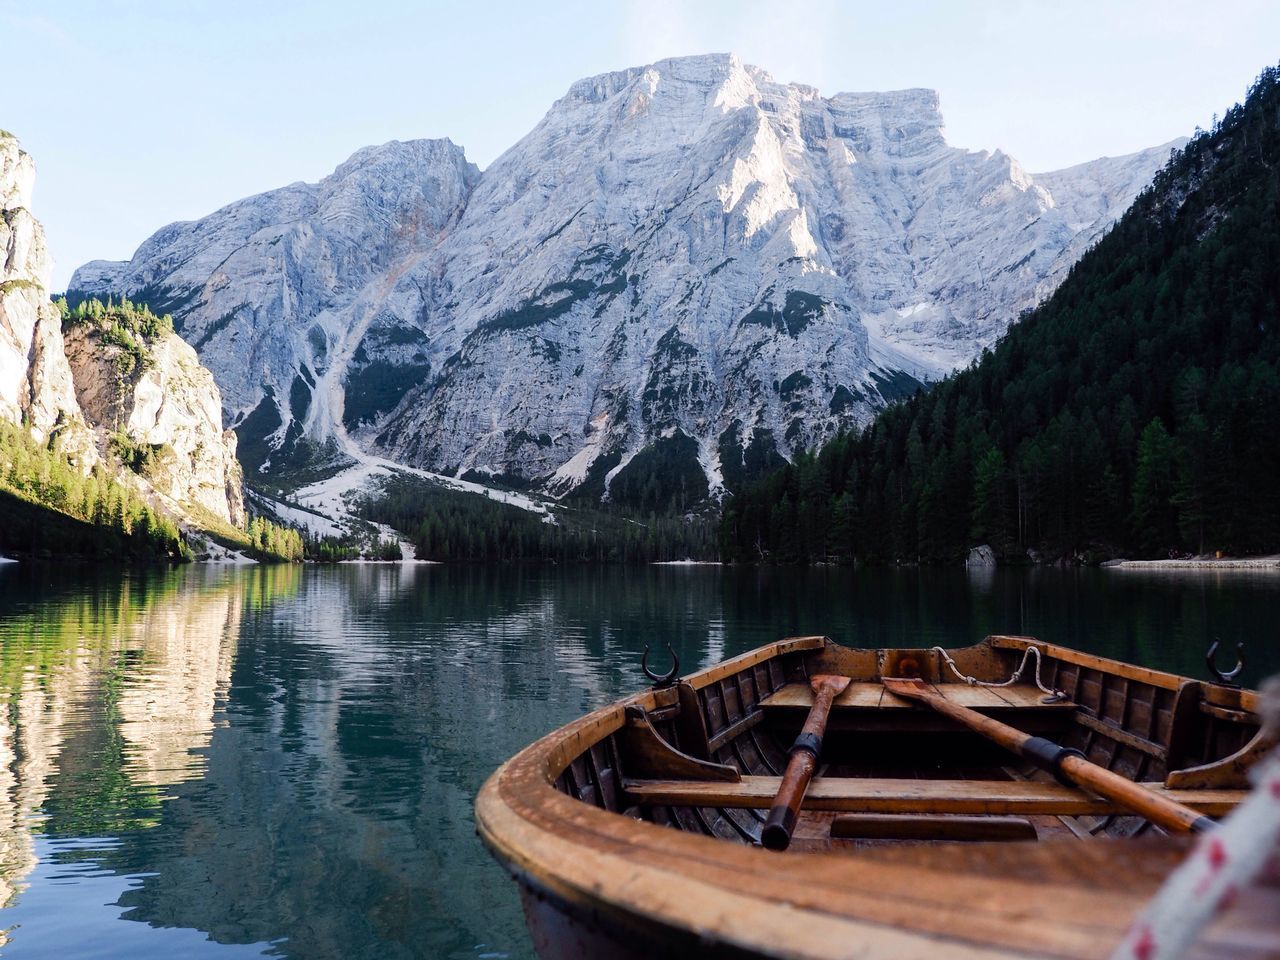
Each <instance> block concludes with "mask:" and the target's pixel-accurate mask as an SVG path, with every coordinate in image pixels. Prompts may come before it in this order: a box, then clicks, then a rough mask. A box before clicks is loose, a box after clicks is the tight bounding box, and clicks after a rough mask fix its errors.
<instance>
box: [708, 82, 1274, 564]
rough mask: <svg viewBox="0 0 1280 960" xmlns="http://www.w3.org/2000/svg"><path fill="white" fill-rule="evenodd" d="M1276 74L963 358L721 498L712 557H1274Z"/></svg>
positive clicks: (1178, 157)
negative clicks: (859, 425) (1042, 299)
mask: <svg viewBox="0 0 1280 960" xmlns="http://www.w3.org/2000/svg"><path fill="white" fill-rule="evenodd" d="M1278 323H1280V70H1278V69H1275V68H1271V69H1268V70H1266V71H1265V72H1264V73H1263V74H1262V75H1261V76H1260V77H1259V78H1258V80H1257V81H1256V83H1255V84H1254V86H1253V87H1252V88H1251V89H1250V91H1249V95H1248V98H1247V99H1246V101H1245V103H1244V104H1243V105H1237V106H1236V107H1233V108H1232V109H1231V110H1230V111H1228V112H1227V114H1226V115H1225V116H1224V117H1223V118H1222V120H1221V121H1220V122H1218V123H1216V124H1215V125H1214V127H1213V129H1212V130H1210V131H1197V133H1196V136H1195V137H1194V138H1193V139H1192V140H1191V141H1190V143H1188V145H1187V146H1186V148H1185V149H1184V150H1183V151H1182V152H1181V153H1178V154H1175V155H1174V156H1173V157H1171V159H1170V162H1169V164H1168V165H1167V166H1166V168H1165V169H1164V170H1163V171H1162V172H1161V173H1159V174H1158V175H1157V176H1156V178H1155V180H1154V181H1153V183H1152V185H1151V186H1150V187H1149V188H1148V189H1147V190H1146V191H1145V192H1144V193H1143V194H1142V195H1141V196H1139V198H1138V199H1137V200H1136V201H1135V202H1134V204H1133V206H1132V207H1131V208H1130V210H1129V211H1128V212H1127V213H1126V214H1125V215H1124V217H1123V218H1122V219H1121V220H1120V221H1119V223H1118V224H1117V225H1116V226H1115V228H1114V229H1113V230H1112V231H1111V232H1110V233H1109V234H1107V236H1106V237H1104V238H1103V239H1102V240H1101V241H1100V242H1099V243H1098V244H1097V245H1096V246H1095V247H1094V248H1093V249H1092V250H1091V251H1089V252H1088V253H1087V254H1086V255H1085V256H1084V257H1083V258H1082V259H1081V260H1080V261H1079V262H1078V263H1077V264H1076V266H1075V267H1074V268H1073V269H1072V270H1071V272H1070V274H1069V276H1068V277H1067V279H1066V280H1065V281H1064V282H1063V284H1062V285H1061V287H1060V288H1059V289H1058V291H1057V292H1056V293H1055V294H1054V295H1053V296H1052V297H1051V298H1050V299H1049V300H1048V301H1047V302H1046V303H1044V304H1043V305H1041V306H1040V307H1039V308H1037V309H1036V310H1034V311H1031V312H1029V313H1028V314H1026V315H1024V317H1023V318H1022V319H1021V320H1020V321H1019V322H1018V323H1016V324H1014V326H1013V327H1011V328H1010V330H1009V331H1008V333H1007V334H1006V335H1005V336H1004V337H1003V339H1002V340H1001V341H1000V342H999V343H998V344H997V345H996V346H995V347H994V348H993V349H992V350H990V351H987V352H985V353H984V354H983V356H982V357H981V359H979V360H978V361H976V362H975V363H974V364H972V365H971V366H970V367H969V368H967V369H965V370H963V371H961V372H959V373H957V374H954V375H952V376H951V377H949V378H947V379H946V380H944V381H942V382H941V383H939V384H938V385H936V386H935V387H933V388H932V389H930V390H928V391H927V392H920V393H917V394H916V395H915V396H914V397H913V398H911V399H909V400H906V401H904V402H901V403H898V404H896V405H894V406H892V407H890V408H888V409H887V410H885V411H884V412H883V413H882V414H881V415H880V416H879V417H878V418H877V419H876V420H875V421H874V422H873V423H872V424H870V425H869V426H868V427H867V428H866V429H864V430H862V431H861V432H857V433H851V434H847V435H843V436H840V437H838V438H836V439H834V440H833V441H831V442H830V443H828V444H827V445H826V446H825V447H823V448H822V449H821V450H819V451H818V452H816V453H815V454H807V455H802V456H800V457H798V458H797V459H796V461H795V462H794V463H793V464H790V465H788V466H785V467H783V468H781V469H779V470H778V471H776V472H774V473H772V474H770V475H768V476H767V477H765V478H763V479H761V480H759V481H757V482H755V483H753V484H750V485H748V486H747V487H745V488H744V489H742V490H740V491H738V492H737V493H736V495H734V496H733V497H732V498H731V499H730V500H729V501H728V502H727V503H726V505H725V511H724V514H723V518H722V524H721V548H722V554H723V556H724V558H725V559H726V560H736V561H746V562H758V561H771V562H813V561H819V560H823V559H828V560H834V561H852V560H859V561H873V562H874V561H878V562H945V561H954V560H958V559H960V558H961V557H963V556H964V555H965V552H966V550H967V549H968V548H969V547H970V546H972V545H975V544H983V543H986V544H990V545H991V546H992V547H993V549H994V550H995V552H996V553H997V555H999V556H1001V557H1003V558H1004V559H1006V560H1011V561H1020V560H1025V559H1026V558H1027V556H1028V551H1035V552H1038V553H1039V554H1041V555H1043V556H1045V557H1046V558H1050V559H1051V558H1055V557H1065V556H1075V557H1079V558H1082V559H1101V558H1105V557H1109V556H1119V555H1127V556H1140V557H1165V556H1169V555H1171V554H1189V553H1204V552H1208V551H1217V550H1221V551H1226V552H1232V553H1265V552H1272V551H1278V550H1280V480H1278V478H1280V339H1278V338H1277V330H1276V327H1277V324H1278Z"/></svg>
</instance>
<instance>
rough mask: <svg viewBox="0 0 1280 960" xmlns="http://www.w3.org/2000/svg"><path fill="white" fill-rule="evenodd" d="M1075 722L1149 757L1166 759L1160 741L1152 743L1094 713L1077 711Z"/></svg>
mask: <svg viewBox="0 0 1280 960" xmlns="http://www.w3.org/2000/svg"><path fill="white" fill-rule="evenodd" d="M1074 719H1075V722H1076V723H1078V724H1080V725H1081V726H1084V727H1088V728H1089V729H1090V730H1093V731H1094V732H1095V733H1100V734H1102V735H1103V736H1104V737H1110V738H1111V739H1112V740H1115V741H1116V742H1117V743H1123V744H1124V745H1125V746H1127V747H1133V749H1135V750H1138V751H1140V752H1142V753H1145V754H1146V755H1147V756H1149V757H1156V758H1158V759H1160V760H1163V759H1165V749H1164V747H1162V746H1160V744H1158V743H1152V742H1151V741H1150V740H1144V739H1143V738H1142V737H1139V736H1137V735H1135V734H1132V733H1130V732H1129V731H1128V730H1121V729H1120V728H1119V727H1117V726H1116V725H1115V724H1114V723H1108V722H1107V721H1105V720H1099V719H1098V718H1097V717H1095V716H1093V715H1092V714H1089V713H1085V712H1084V711H1083V710H1080V711H1077V712H1076V715H1075V718H1074Z"/></svg>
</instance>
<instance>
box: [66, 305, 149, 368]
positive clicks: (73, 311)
mask: <svg viewBox="0 0 1280 960" xmlns="http://www.w3.org/2000/svg"><path fill="white" fill-rule="evenodd" d="M54 304H55V305H56V306H57V308H58V310H59V312H60V313H61V314H62V328H63V329H64V330H67V329H69V328H71V327H76V326H89V327H93V328H94V329H96V330H97V331H98V335H99V337H100V338H101V340H102V342H103V343H106V344H110V345H112V346H116V347H119V348H120V351H121V352H120V353H119V355H118V357H117V365H118V366H119V367H120V372H121V374H122V375H123V376H129V375H131V374H133V373H134V372H135V371H141V370H146V369H147V368H148V367H150V366H151V364H152V362H153V359H152V356H151V351H150V344H151V343H152V342H153V341H155V340H156V339H158V338H159V337H163V336H166V335H167V334H170V333H173V317H171V316H170V315H169V314H167V313H166V314H163V315H157V314H155V313H152V312H151V308H150V307H148V306H147V305H146V304H137V303H134V302H133V301H131V300H130V299H129V298H128V297H122V298H121V299H120V300H119V301H116V300H114V299H111V298H108V299H107V300H106V302H103V301H102V300H99V299H97V298H96V297H94V298H89V299H87V300H82V301H80V302H78V303H76V304H75V305H74V306H72V305H70V304H69V303H68V302H67V299H66V297H59V298H58V299H57V300H55V301H54Z"/></svg>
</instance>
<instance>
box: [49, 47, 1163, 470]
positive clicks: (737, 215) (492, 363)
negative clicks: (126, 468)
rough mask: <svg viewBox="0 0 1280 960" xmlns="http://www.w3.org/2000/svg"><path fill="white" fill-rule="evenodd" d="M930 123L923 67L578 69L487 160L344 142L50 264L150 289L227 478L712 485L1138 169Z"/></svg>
mask: <svg viewBox="0 0 1280 960" xmlns="http://www.w3.org/2000/svg"><path fill="white" fill-rule="evenodd" d="M942 129H943V128H942V115H941V111H940V108H939V98H938V94H937V93H936V92H934V91H932V90H924V89H907V90H895V91H887V92H861V93H858V92H853V93H850V92H844V93H838V94H835V95H834V96H830V97H823V96H822V95H821V94H820V93H819V92H818V91H817V90H816V89H815V88H813V87H810V86H805V85H803V84H797V83H780V82H778V81H776V80H774V79H773V77H771V76H770V75H769V74H768V73H767V72H765V71H764V70H762V69H759V68H757V67H753V66H750V65H748V64H744V63H743V62H742V61H741V60H740V59H739V58H738V57H736V56H734V55H733V54H723V53H717V54H706V55H702V56H694V57H675V58H670V59H666V60H660V61H657V62H656V63H652V64H647V65H641V66H635V67H631V68H628V69H626V70H620V71H614V72H611V73H605V74H600V75H598V76H595V77H589V78H587V79H584V80H580V81H578V82H577V83H575V84H573V85H572V86H571V87H570V88H569V90H568V92H567V93H566V94H565V96H564V97H562V98H561V99H560V100H558V101H557V102H556V103H555V104H554V105H553V106H552V107H551V109H550V110H549V111H548V112H547V114H546V115H545V116H544V117H543V118H542V120H541V121H539V123H538V124H537V125H536V126H535V127H534V128H533V129H532V130H531V131H530V132H529V133H528V134H526V135H525V136H524V137H523V138H522V139H521V140H520V141H519V142H517V143H516V144H514V145H513V146H512V147H511V148H510V149H508V150H507V151H506V152H505V153H504V154H503V155H502V156H500V157H499V158H498V159H497V160H495V161H494V163H493V164H492V165H491V166H489V167H488V169H486V170H485V171H484V172H483V173H480V172H478V171H476V169H475V167H474V166H473V165H471V164H470V163H468V162H467V161H466V159H465V156H464V155H463V153H462V151H461V149H460V148H458V147H456V146H455V145H453V144H452V143H450V142H449V141H447V140H435V141H407V142H404V143H398V142H395V141H393V142H391V143H388V144H383V145H381V146H379V147H371V148H366V149H365V150H361V151H358V152H357V153H356V154H354V155H353V156H352V157H351V158H350V159H349V160H348V161H346V162H345V163H344V164H343V165H342V166H340V167H339V168H338V169H337V170H336V171H335V173H334V174H333V175H332V176H331V177H329V178H326V179H325V180H324V181H322V183H321V184H320V185H319V186H318V187H296V188H286V189H284V190H281V191H275V192H273V193H270V194H264V195H262V196H260V197H256V198H251V199H250V200H247V201H241V203H240V204H233V205H232V206H231V207H228V208H226V209H224V210H222V211H219V212H217V213H215V214H213V215H212V216H210V217H208V218H206V219H205V220H203V221H199V222H197V223H195V224H189V225H183V226H182V227H181V228H180V229H176V230H175V229H174V228H170V229H169V230H167V231H163V232H162V233H161V234H158V235H157V237H155V238H153V240H151V241H148V243H147V244H144V246H143V248H140V250H139V253H138V255H137V256H135V258H134V261H133V262H132V263H129V264H122V265H105V266H104V265H101V264H95V265H93V267H92V268H91V269H84V270H82V271H79V272H77V274H76V279H75V281H73V282H79V281H83V282H85V283H86V284H87V285H89V286H90V287H91V288H92V289H94V290H96V291H98V292H108V291H107V290H106V289H105V288H106V287H110V288H111V290H112V292H117V293H120V292H127V293H131V294H136V293H137V291H139V290H144V289H163V290H164V291H165V295H166V297H167V298H168V299H169V300H171V301H172V304H171V305H167V308H168V309H171V310H172V311H173V312H174V313H175V315H176V316H178V317H179V319H180V320H181V322H182V324H183V327H182V329H183V334H184V336H187V337H188V338H189V339H190V340H191V341H192V343H194V344H195V345H196V346H197V347H198V348H199V349H200V351H201V357H202V359H204V360H205V362H206V363H208V364H209V365H210V366H211V367H212V368H213V369H214V371H215V373H216V374H217V375H218V376H219V381H220V385H222V387H223V395H224V398H225V399H226V402H227V404H228V408H229V413H230V414H231V415H232V416H233V418H236V419H237V422H239V423H240V430H241V433H242V436H243V437H244V441H245V442H244V445H243V447H242V449H243V450H246V451H248V453H247V454H246V456H245V459H246V462H247V464H248V465H249V467H250V468H251V469H253V468H254V467H256V466H260V465H264V464H268V463H269V464H271V468H272V469H274V468H276V466H277V465H278V464H281V463H283V462H284V461H286V460H287V459H288V458H289V456H290V455H291V454H289V453H288V451H289V449H291V447H290V445H293V448H296V449H299V450H301V449H303V448H304V447H305V444H304V443H303V440H304V438H310V441H311V442H313V443H322V442H326V441H328V440H335V441H336V442H338V443H339V444H340V445H343V444H345V445H347V446H346V447H344V449H347V450H348V451H349V452H350V451H353V450H358V448H359V446H361V445H362V446H363V447H364V448H366V449H369V448H372V449H375V450H376V451H377V452H378V453H379V454H381V455H385V456H390V457H392V458H394V459H397V460H400V461H401V462H405V463H410V464H412V465H415V466H421V467H425V468H428V469H431V470H436V471H441V472H456V473H459V474H462V473H466V472H467V471H476V472H478V473H481V474H485V475H504V476H506V477H508V478H510V479H512V480H518V481H523V482H532V483H543V484H546V485H548V486H550V487H554V488H555V489H556V490H557V491H562V490H564V489H566V488H572V487H573V486H575V485H578V484H583V485H585V486H586V487H587V488H588V489H592V490H595V491H597V492H603V491H606V490H608V489H610V487H611V484H612V483H613V482H614V481H616V480H617V479H618V478H619V477H623V478H624V482H623V484H622V485H623V487H624V488H627V487H632V488H634V487H636V486H637V484H636V483H632V482H631V481H630V480H629V479H627V478H628V477H629V474H627V471H628V470H634V469H640V467H638V466H632V465H631V464H632V459H633V458H634V457H636V456H637V455H638V454H639V453H640V452H641V451H643V450H646V449H649V448H652V447H655V446H656V447H662V448H663V449H664V450H667V453H663V454H660V455H658V454H655V455H654V456H652V457H649V458H648V460H647V461H646V458H643V457H642V458H641V459H640V461H638V463H640V464H643V463H645V462H653V461H654V459H655V457H656V458H657V460H658V461H662V460H663V459H664V458H668V459H669V458H676V459H681V460H682V462H683V461H687V460H688V458H689V457H691V456H692V457H694V458H695V460H696V462H695V463H693V464H692V465H689V464H687V463H685V466H686V467H688V470H687V471H686V474H687V475H688V476H695V475H701V476H703V477H704V478H705V486H706V487H709V488H710V489H711V490H713V491H714V490H717V489H721V488H723V486H724V484H725V483H726V482H729V481H726V479H725V478H726V477H730V476H731V475H733V474H734V473H735V471H738V472H740V471H741V470H742V469H744V467H743V463H745V462H746V461H744V459H743V458H744V457H748V454H747V453H746V452H744V451H747V450H754V451H755V453H751V454H750V455H749V457H748V459H751V460H752V461H753V462H754V461H755V460H760V459H762V458H763V459H765V460H767V459H768V457H770V456H776V455H777V454H778V453H781V454H783V455H789V454H791V453H792V452H794V451H796V450H799V449H803V448H807V447H812V446H813V445H815V444H817V443H820V442H822V441H823V440H825V439H826V438H828V437H830V436H832V435H833V434H834V433H835V432H837V431H839V430H841V429H846V428H848V427H850V426H854V425H858V424H861V423H865V422H866V421H867V420H868V419H869V418H870V417H871V416H872V415H873V413H874V412H875V410H877V409H878V408H879V407H881V406H883V405H884V404H885V403H886V402H888V401H890V400H892V399H895V398H896V397H898V396H901V395H903V394H904V393H908V392H910V391H911V390H913V389H914V388H915V387H916V386H917V385H918V381H919V379H921V378H926V377H932V376H936V375H938V374H940V373H941V372H943V371H945V370H948V369H951V368H953V367H954V366H957V365H962V364H964V363H967V362H968V361H969V360H970V359H972V357H973V356H975V355H976V354H977V353H979V352H980V351H981V350H982V348H983V347H985V346H987V345H989V344H990V343H992V342H993V341H994V340H995V339H996V338H997V337H998V336H999V335H1000V334H1001V333H1003V332H1004V330H1005V329H1006V327H1007V326H1008V324H1009V323H1010V322H1011V321H1012V320H1013V319H1014V318H1015V317H1016V316H1017V315H1018V314H1019V313H1020V312H1021V311H1022V310H1023V309H1025V308H1027V307H1029V306H1032V305H1034V304H1035V303H1037V302H1038V301H1039V300H1040V299H1041V298H1042V297H1043V296H1045V295H1046V294H1047V293H1048V292H1050V291H1051V290H1052V289H1053V288H1054V287H1055V286H1056V284H1057V282H1058V280H1059V279H1060V278H1061V277H1062V276H1064V275H1065V273H1066V271H1067V270H1068V269H1069V267H1070V265H1071V263H1072V262H1074V259H1075V257H1076V256H1078V254H1079V252H1080V250H1082V249H1084V247H1085V246H1086V245H1087V244H1088V243H1090V242H1092V241H1093V240H1094V239H1096V237H1097V236H1098V234H1099V232H1100V231H1101V230H1102V229H1105V226H1106V225H1107V224H1108V223H1109V222H1110V218H1111V217H1113V216H1114V214H1113V213H1111V212H1110V211H1113V210H1118V209H1122V208H1123V207H1124V206H1126V205H1127V204H1128V203H1129V201H1130V199H1131V198H1132V196H1133V195H1134V194H1135V193H1136V192H1137V190H1138V189H1139V188H1140V187H1141V186H1142V184H1143V183H1144V182H1145V180H1146V178H1147V177H1148V176H1149V175H1150V173H1151V172H1153V171H1154V169H1155V166H1156V160H1155V159H1153V158H1152V157H1150V156H1147V157H1139V158H1137V159H1136V160H1133V161H1132V162H1130V163H1125V164H1119V165H1114V164H1113V165H1111V166H1109V167H1108V168H1107V169H1106V170H1098V171H1092V172H1091V171H1088V170H1086V171H1076V172H1074V173H1072V174H1071V175H1068V176H1060V177H1059V178H1058V179H1057V181H1056V182H1055V183H1054V184H1053V185H1052V189H1051V190H1047V189H1046V188H1045V187H1044V186H1042V185H1040V184H1038V183H1037V182H1036V180H1035V178H1033V177H1030V176H1028V175H1027V174H1025V173H1024V172H1023V171H1022V169H1021V167H1020V166H1019V165H1018V164H1017V162H1016V161H1015V160H1014V159H1013V158H1011V157H1007V156H1005V155H1003V154H999V153H986V152H971V151H967V150H961V149H957V148H952V147H949V146H947V144H946V141H945V139H944V137H943V134H942ZM1050 193H1052V198H1051V197H1050ZM245 357H250V358H252V359H251V362H250V363H245V359H244V358H245ZM681 469H684V467H682V468H681ZM639 486H641V487H643V486H644V483H643V482H639ZM695 486H696V484H695Z"/></svg>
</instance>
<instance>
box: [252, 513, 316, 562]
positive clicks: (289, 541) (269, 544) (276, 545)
mask: <svg viewBox="0 0 1280 960" xmlns="http://www.w3.org/2000/svg"><path fill="white" fill-rule="evenodd" d="M246 532H247V533H248V535H249V543H250V553H251V555H252V556H253V557H254V559H256V560H274V561H278V562H282V563H300V562H301V561H302V558H303V554H304V549H303V541H302V534H301V533H300V532H299V531H298V530H295V529H294V528H293V527H282V526H280V525H279V524H275V523H272V522H271V521H270V520H267V519H266V518H265V517H253V518H252V519H250V521H249V528H248V530H247V531H246Z"/></svg>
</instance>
